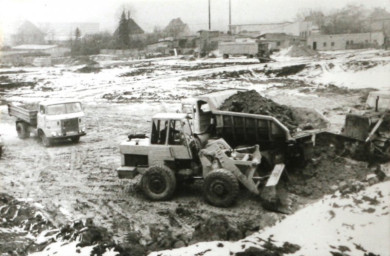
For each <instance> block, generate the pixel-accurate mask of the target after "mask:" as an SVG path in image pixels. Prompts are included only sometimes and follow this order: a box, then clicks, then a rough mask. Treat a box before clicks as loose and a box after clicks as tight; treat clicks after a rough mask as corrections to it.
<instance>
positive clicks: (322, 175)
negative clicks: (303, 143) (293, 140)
mask: <svg viewBox="0 0 390 256" xmlns="http://www.w3.org/2000/svg"><path fill="white" fill-rule="evenodd" d="M317 137H318V138H317V140H316V146H315V147H314V152H313V158H312V161H311V162H309V163H308V164H307V165H306V166H305V167H304V168H300V169H297V170H294V171H291V172H289V173H288V182H287V183H286V189H287V190H288V191H289V192H291V193H294V194H296V195H299V196H304V197H308V198H313V199H317V198H320V197H322V196H323V195H325V194H331V193H333V192H335V191H336V190H340V191H344V192H348V191H355V192H356V191H359V190H360V189H362V188H363V187H364V182H366V179H367V175H369V174H373V175H375V170H373V169H372V168H369V167H368V164H367V163H366V162H359V161H355V160H351V159H349V158H344V157H342V156H341V155H339V154H338V151H337V148H336V146H335V145H334V144H333V143H332V139H330V138H329V136H328V135H324V136H321V135H319V136H317Z"/></svg>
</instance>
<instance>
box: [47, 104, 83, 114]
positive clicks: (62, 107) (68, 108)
mask: <svg viewBox="0 0 390 256" xmlns="http://www.w3.org/2000/svg"><path fill="white" fill-rule="evenodd" d="M81 111H82V109H81V104H80V103H79V102H72V103H63V104H55V105H49V106H47V110H46V114H48V115H60V114H71V113H77V112H81Z"/></svg>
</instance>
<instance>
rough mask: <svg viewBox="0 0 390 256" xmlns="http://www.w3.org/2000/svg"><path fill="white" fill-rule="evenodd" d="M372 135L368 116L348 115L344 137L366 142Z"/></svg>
mask: <svg viewBox="0 0 390 256" xmlns="http://www.w3.org/2000/svg"><path fill="white" fill-rule="evenodd" d="M369 133H370V119H369V118H368V117H367V116H362V115H355V114H348V115H347V116H346V118H345V125H344V130H343V135H345V136H347V137H350V138H354V139H357V140H361V141H364V140H365V139H366V138H367V136H368V134H369Z"/></svg>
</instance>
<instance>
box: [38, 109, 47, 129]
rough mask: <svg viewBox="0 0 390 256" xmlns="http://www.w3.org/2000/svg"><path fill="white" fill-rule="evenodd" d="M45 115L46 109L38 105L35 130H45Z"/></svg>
mask: <svg viewBox="0 0 390 256" xmlns="http://www.w3.org/2000/svg"><path fill="white" fill-rule="evenodd" d="M45 115H46V109H45V107H44V106H42V105H39V110H38V114H37V128H41V129H42V130H43V129H44V128H45V125H46V123H45V121H46V120H45Z"/></svg>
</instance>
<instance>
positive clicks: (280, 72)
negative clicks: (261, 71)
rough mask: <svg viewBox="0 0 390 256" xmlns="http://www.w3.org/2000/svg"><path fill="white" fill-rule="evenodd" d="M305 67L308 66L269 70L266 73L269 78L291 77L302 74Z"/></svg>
mask: <svg viewBox="0 0 390 256" xmlns="http://www.w3.org/2000/svg"><path fill="white" fill-rule="evenodd" d="M305 67H306V64H301V65H293V66H287V67H282V68H281V69H269V70H267V71H265V74H266V75H267V76H275V77H285V76H291V75H295V74H297V73H299V72H301V71H302V70H304V69H305Z"/></svg>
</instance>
